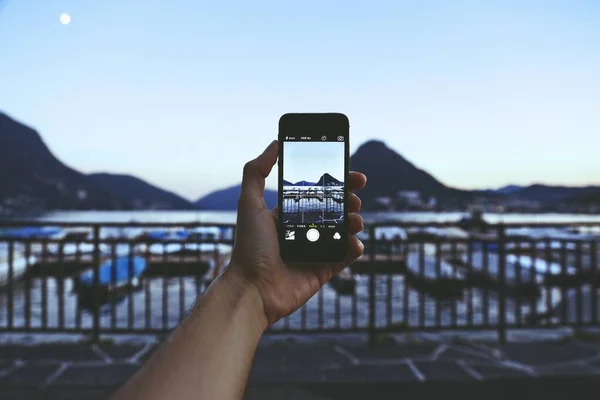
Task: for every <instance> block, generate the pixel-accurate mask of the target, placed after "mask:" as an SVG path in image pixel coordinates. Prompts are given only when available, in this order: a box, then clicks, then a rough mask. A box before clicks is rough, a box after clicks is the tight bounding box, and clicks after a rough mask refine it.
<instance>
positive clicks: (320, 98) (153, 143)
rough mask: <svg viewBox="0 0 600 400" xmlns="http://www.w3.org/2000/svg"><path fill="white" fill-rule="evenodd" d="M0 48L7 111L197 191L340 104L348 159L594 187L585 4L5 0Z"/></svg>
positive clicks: (51, 137)
mask: <svg viewBox="0 0 600 400" xmlns="http://www.w3.org/2000/svg"><path fill="white" fill-rule="evenodd" d="M61 13H69V14H70V16H71V19H72V20H71V22H70V24H67V25H63V24H61V23H60V21H59V16H60V14H61ZM0 38H1V40H0V110H2V111H4V112H6V113H7V114H9V115H10V116H12V117H14V118H15V119H17V120H19V121H21V122H23V123H26V124H28V125H30V126H32V127H34V128H36V129H37V130H38V131H39V132H40V134H41V135H42V137H43V139H44V140H45V141H46V143H47V144H48V145H49V147H50V148H51V150H52V151H53V152H54V153H55V154H56V155H57V156H58V157H59V158H60V159H61V160H62V161H64V162H65V163H67V164H68V165H70V166H72V167H74V168H77V169H79V170H81V171H83V172H99V171H107V172H114V173H128V174H133V175H136V176H138V177H141V178H143V179H145V180H148V181H149V182H151V183H153V184H156V185H158V186H161V187H163V188H166V189H169V190H173V191H176V192H178V193H180V194H182V195H183V196H185V197H187V198H190V199H196V198H198V197H199V196H201V195H204V194H206V193H208V192H210V191H212V190H215V189H218V188H223V187H226V186H230V185H233V184H236V183H239V181H240V179H241V172H242V166H243V164H244V163H245V162H246V161H247V160H249V159H251V158H253V157H255V156H256V155H258V154H259V153H261V152H262V150H263V149H264V147H265V146H267V145H268V144H269V142H270V141H271V140H272V139H274V138H275V137H276V135H277V122H278V120H279V117H280V116H281V115H282V114H284V113H286V112H326V111H335V112H343V113H345V114H346V115H348V117H349V118H350V123H351V130H350V135H351V137H350V145H351V151H354V150H356V148H357V147H358V146H359V145H360V144H361V143H363V142H365V141H366V140H368V139H372V138H377V139H381V140H383V141H385V142H386V143H387V144H388V146H390V147H391V148H393V149H394V150H396V151H398V152H400V153H401V154H402V155H404V156H405V157H406V158H408V159H409V160H410V161H412V162H413V163H415V164H416V165H417V166H418V167H420V168H423V169H425V170H427V171H429V172H430V173H432V174H433V175H434V176H436V177H437V178H438V179H440V180H441V181H442V182H444V183H446V184H448V185H452V186H456V187H461V188H487V187H498V186H502V185H504V184H507V183H517V184H529V183H532V182H542V183H551V184H568V185H583V184H600V156H599V149H600V111H599V110H600V2H598V1H596V0H562V1H557V0H487V1H481V0H471V1H467V0H462V1H461V0H458V1H447V0H438V1H426V0H421V1H416V0H415V1H402V0H389V1H377V0H368V1H367V0H365V1H351V0H347V1H344V2H342V1H325V0H320V1H317V0H303V1H298V0H296V1H293V0H292V1H281V0H277V1H275V0H273V1H260V0H255V1H241V0H239V1H211V2H209V1H201V0H196V1H192V0H175V1H171V2H168V1H164V0H162V1H156V0H126V1H123V0H118V1H117V0H103V1H91V0H9V1H5V0H0ZM268 186H270V187H271V188H275V187H276V171H273V174H272V176H271V177H269V179H268Z"/></svg>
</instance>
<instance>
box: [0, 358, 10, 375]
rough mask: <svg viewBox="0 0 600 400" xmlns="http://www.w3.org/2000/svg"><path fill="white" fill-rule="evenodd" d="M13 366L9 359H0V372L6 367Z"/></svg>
mask: <svg viewBox="0 0 600 400" xmlns="http://www.w3.org/2000/svg"><path fill="white" fill-rule="evenodd" d="M12 366H13V362H12V361H11V360H0V374H2V371H4V370H5V369H7V368H10V367H12Z"/></svg>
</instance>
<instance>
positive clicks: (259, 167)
mask: <svg viewBox="0 0 600 400" xmlns="http://www.w3.org/2000/svg"><path fill="white" fill-rule="evenodd" d="M278 154H279V142H278V141H277V140H274V141H272V142H271V144H270V145H269V146H267V148H266V149H265V151H263V153H262V154H261V155H260V156H258V157H256V158H255V159H254V160H252V161H248V162H247V163H246V165H244V175H243V178H242V193H241V195H240V200H239V204H238V208H240V209H242V208H247V207H250V208H263V207H265V201H264V200H263V196H264V192H265V178H266V177H267V176H269V173H270V172H271V169H272V168H273V165H275V162H277V156H278Z"/></svg>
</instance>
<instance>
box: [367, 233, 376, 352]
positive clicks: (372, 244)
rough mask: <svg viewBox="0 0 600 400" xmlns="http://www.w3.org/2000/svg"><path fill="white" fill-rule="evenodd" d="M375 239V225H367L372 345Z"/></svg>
mask: <svg viewBox="0 0 600 400" xmlns="http://www.w3.org/2000/svg"><path fill="white" fill-rule="evenodd" d="M375 245H376V240H375V227H374V226H373V225H370V226H369V252H370V254H369V261H370V264H371V265H370V266H369V267H370V268H369V344H370V345H374V344H375V341H376V340H377V331H376V328H377V327H376V318H375V317H376V315H375V262H376V260H375V255H376V254H377V251H376V248H375Z"/></svg>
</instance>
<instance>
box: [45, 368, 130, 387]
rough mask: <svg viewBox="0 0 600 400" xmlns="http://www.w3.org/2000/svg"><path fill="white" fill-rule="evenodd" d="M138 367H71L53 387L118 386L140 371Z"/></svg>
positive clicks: (56, 380)
mask: <svg viewBox="0 0 600 400" xmlns="http://www.w3.org/2000/svg"><path fill="white" fill-rule="evenodd" d="M138 368H139V366H136V365H118V364H117V365H107V366H98V367H79V366H71V367H69V368H67V369H65V370H64V371H63V373H62V374H60V375H59V376H58V377H57V378H56V379H55V380H54V381H53V382H52V383H51V385H52V386H63V385H68V386H118V385H121V384H123V383H124V382H125V381H127V380H128V379H129V378H130V377H131V376H133V374H134V373H135V372H136V371H137V370H138Z"/></svg>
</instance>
